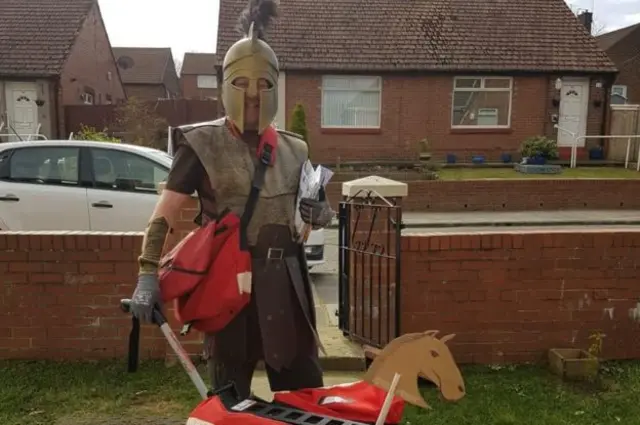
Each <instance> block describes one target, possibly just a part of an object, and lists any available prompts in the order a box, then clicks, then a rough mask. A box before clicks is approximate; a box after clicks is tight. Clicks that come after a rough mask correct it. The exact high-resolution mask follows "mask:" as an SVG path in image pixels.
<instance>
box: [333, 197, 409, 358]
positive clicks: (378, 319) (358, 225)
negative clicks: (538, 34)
mask: <svg viewBox="0 0 640 425" xmlns="http://www.w3.org/2000/svg"><path fill="white" fill-rule="evenodd" d="M339 223H340V224H339V232H338V238H339V239H338V246H339V248H338V262H339V266H338V272H339V288H340V293H339V307H338V315H339V326H340V329H341V330H342V332H343V334H344V335H348V336H350V337H351V338H352V339H354V340H356V341H358V342H361V343H363V344H367V345H371V346H373V347H377V348H381V347H384V346H385V345H386V344H387V343H388V342H389V341H391V340H393V339H394V338H395V337H396V336H398V335H399V331H400V235H401V230H402V208H401V206H399V205H396V203H395V202H394V200H389V199H386V198H384V197H382V196H379V195H378V194H376V193H375V192H373V191H364V193H362V192H361V193H358V194H356V195H354V196H353V197H351V198H349V199H347V200H345V201H342V202H340V208H339Z"/></svg>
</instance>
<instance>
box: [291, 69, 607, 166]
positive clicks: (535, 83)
mask: <svg viewBox="0 0 640 425" xmlns="http://www.w3.org/2000/svg"><path fill="white" fill-rule="evenodd" d="M556 78H557V76H548V75H544V76H531V77H525V76H522V77H515V78H514V87H513V95H512V113H511V129H508V130H471V131H469V130H452V129H451V99H452V88H453V76H450V75H433V76H429V77H424V76H398V75H391V76H384V78H383V87H382V105H384V107H383V109H382V120H381V130H380V131H355V130H353V131H342V132H336V130H331V131H330V132H329V131H327V130H322V129H321V128H320V122H321V121H320V111H321V86H322V83H321V75H317V74H302V73H295V72H287V76H286V85H287V87H286V101H285V108H286V111H287V113H286V116H287V120H289V119H290V116H291V112H292V109H293V107H294V106H295V104H296V103H297V102H302V103H303V105H304V106H305V110H306V114H307V126H308V129H309V139H310V145H311V149H312V155H313V158H314V159H315V160H317V161H319V162H331V163H336V162H338V161H361V160H372V159H375V160H387V159H415V158H416V157H417V141H418V140H420V139H422V138H425V137H427V138H428V139H429V141H430V143H431V150H432V153H433V154H434V155H435V156H436V157H437V158H443V157H444V156H445V155H446V154H447V153H456V154H457V155H458V160H459V161H466V162H469V161H470V160H471V155H473V154H485V155H486V156H487V159H488V160H493V161H496V160H499V159H500V155H501V154H502V153H503V152H510V153H517V152H519V148H520V145H521V143H522V142H523V141H524V139H526V138H527V137H530V136H535V135H540V134H547V135H549V136H554V137H555V134H556V133H555V130H554V129H553V123H552V122H551V115H552V114H554V113H557V112H558V111H557V108H554V107H553V106H552V103H551V101H552V99H553V97H552V96H553V91H555V89H554V88H553V86H554V85H555V79H556ZM593 84H595V80H594V83H593ZM545 93H546V95H545ZM591 109H594V110H593V111H590V116H589V125H588V131H589V134H600V122H601V120H602V114H601V109H602V108H600V109H595V108H591ZM287 125H288V123H287Z"/></svg>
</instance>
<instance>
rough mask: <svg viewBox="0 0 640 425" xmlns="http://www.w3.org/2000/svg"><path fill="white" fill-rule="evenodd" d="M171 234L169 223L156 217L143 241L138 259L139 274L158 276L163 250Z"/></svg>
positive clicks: (148, 227) (162, 218)
mask: <svg viewBox="0 0 640 425" xmlns="http://www.w3.org/2000/svg"><path fill="white" fill-rule="evenodd" d="M169 233H170V228H169V223H168V222H167V219H166V218H164V217H156V218H154V219H153V220H151V222H150V223H149V225H148V226H147V230H146V232H145V234H144V238H143V240H142V252H141V254H140V257H138V264H139V266H140V270H139V274H141V275H142V274H156V273H157V272H158V264H159V263H160V258H161V256H162V249H163V248H164V243H165V241H166V239H167V235H168V234H169Z"/></svg>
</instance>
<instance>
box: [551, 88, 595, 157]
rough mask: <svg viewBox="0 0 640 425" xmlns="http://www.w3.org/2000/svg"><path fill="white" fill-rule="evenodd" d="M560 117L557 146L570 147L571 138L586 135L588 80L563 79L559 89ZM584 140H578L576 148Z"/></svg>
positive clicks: (583, 142)
mask: <svg viewBox="0 0 640 425" xmlns="http://www.w3.org/2000/svg"><path fill="white" fill-rule="evenodd" d="M560 92H561V94H560V116H559V119H558V127H560V128H559V129H558V146H572V145H573V136H572V135H571V134H569V133H567V131H563V130H561V129H564V130H568V131H570V132H571V133H573V134H575V135H576V137H580V136H585V135H586V134H587V117H588V113H589V79H588V78H571V79H569V78H563V79H562V88H561V89H560ZM584 145H585V140H584V139H580V140H578V146H579V147H583V146H584Z"/></svg>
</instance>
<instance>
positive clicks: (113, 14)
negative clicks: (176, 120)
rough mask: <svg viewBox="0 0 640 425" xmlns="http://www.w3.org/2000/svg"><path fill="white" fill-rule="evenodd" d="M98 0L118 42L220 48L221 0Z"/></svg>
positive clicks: (606, 7)
mask: <svg viewBox="0 0 640 425" xmlns="http://www.w3.org/2000/svg"><path fill="white" fill-rule="evenodd" d="M98 1H99V4H100V9H101V11H102V16H103V19H104V21H105V25H106V27H107V32H108V33H109V39H110V40H111V45H112V46H114V47H171V50H172V52H173V56H174V57H175V58H176V59H178V60H180V59H181V58H182V57H183V56H184V54H185V52H199V53H214V52H215V51H216V33H217V30H218V9H219V0H134V1H132V0H98ZM284 1H286V0H284ZM514 1H523V0H514ZM566 1H567V3H568V4H569V5H570V6H571V7H572V8H573V9H574V10H577V9H589V10H592V11H593V12H594V28H597V29H598V30H600V31H602V32H609V31H613V30H616V29H618V28H622V27H626V26H629V25H633V24H636V23H639V22H640V0H566ZM176 2H178V3H179V4H180V7H176V6H175V4H176Z"/></svg>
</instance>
